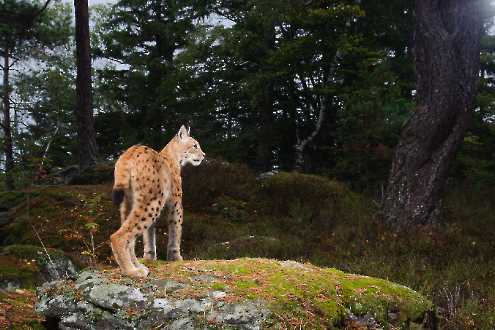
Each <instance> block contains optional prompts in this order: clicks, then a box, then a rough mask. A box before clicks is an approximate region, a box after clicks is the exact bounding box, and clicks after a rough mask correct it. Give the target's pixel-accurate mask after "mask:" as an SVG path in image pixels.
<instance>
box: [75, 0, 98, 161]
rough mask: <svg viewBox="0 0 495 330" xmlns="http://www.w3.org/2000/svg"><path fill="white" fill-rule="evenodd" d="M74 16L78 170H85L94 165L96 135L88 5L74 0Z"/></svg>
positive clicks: (85, 1) (83, 0)
mask: <svg viewBox="0 0 495 330" xmlns="http://www.w3.org/2000/svg"><path fill="white" fill-rule="evenodd" d="M74 8H75V16H76V64H77V79H76V95H77V104H76V108H75V115H76V122H77V135H78V153H79V155H78V156H79V168H80V170H84V169H86V168H88V167H92V166H94V164H95V163H96V135H95V128H94V118H93V109H92V104H91V103H92V102H91V56H90V44H89V15H88V1H87V0H74Z"/></svg>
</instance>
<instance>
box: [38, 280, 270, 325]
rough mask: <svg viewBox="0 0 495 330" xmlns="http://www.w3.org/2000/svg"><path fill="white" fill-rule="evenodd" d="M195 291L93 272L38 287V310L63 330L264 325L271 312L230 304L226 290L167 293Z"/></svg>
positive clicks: (169, 283)
mask: <svg viewBox="0 0 495 330" xmlns="http://www.w3.org/2000/svg"><path fill="white" fill-rule="evenodd" d="M179 289H181V290H184V289H190V287H189V286H187V285H185V284H181V283H178V282H174V281H172V280H170V281H157V280H155V281H151V282H150V283H146V284H144V285H143V286H142V287H133V286H132V285H130V284H119V283H114V281H112V280H111V279H110V278H108V277H105V276H104V275H103V274H101V273H97V272H93V271H85V272H82V273H81V274H80V275H79V276H78V277H77V279H76V280H75V281H55V282H51V283H47V284H45V285H43V286H42V287H41V288H40V289H39V290H38V298H39V300H38V303H37V305H36V310H37V311H38V312H39V313H41V314H43V315H45V316H46V317H47V318H51V319H52V321H53V319H56V320H57V321H58V323H59V327H60V328H61V329H150V328H153V327H157V326H158V327H166V328H167V329H196V328H203V327H204V326H206V325H207V324H211V325H216V326H222V325H231V326H233V327H236V328H240V329H259V328H260V327H261V324H262V323H263V321H265V320H266V318H267V317H268V316H269V315H270V312H269V311H268V309H267V308H266V307H265V306H264V305H263V304H262V303H260V302H256V301H246V302H235V303H229V302H226V301H224V300H223V298H225V296H226V293H225V292H223V291H218V290H217V291H211V292H207V293H206V294H205V295H204V296H203V297H196V298H182V299H181V298H177V297H172V296H170V295H167V294H163V293H166V292H169V293H172V292H174V291H176V290H179Z"/></svg>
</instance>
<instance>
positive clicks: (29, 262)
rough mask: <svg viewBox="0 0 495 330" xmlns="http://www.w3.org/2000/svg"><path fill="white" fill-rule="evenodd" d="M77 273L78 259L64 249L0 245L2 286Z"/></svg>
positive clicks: (12, 287) (28, 284)
mask: <svg viewBox="0 0 495 330" xmlns="http://www.w3.org/2000/svg"><path fill="white" fill-rule="evenodd" d="M75 274H76V267H75V265H74V263H73V262H72V260H71V259H70V258H68V257H67V256H66V255H65V254H64V253H63V252H62V251H60V250H56V249H48V250H45V249H44V248H42V247H39V246H34V245H9V246H6V247H3V248H2V249H0V290H6V291H13V290H15V289H19V288H32V287H34V285H36V284H41V283H43V282H47V281H54V280H60V279H65V278H70V277H73V276H74V275H75Z"/></svg>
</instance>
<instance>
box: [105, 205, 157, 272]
mask: <svg viewBox="0 0 495 330" xmlns="http://www.w3.org/2000/svg"><path fill="white" fill-rule="evenodd" d="M143 219H144V220H143ZM148 221H149V220H148V219H147V218H146V217H144V216H142V215H141V214H140V213H139V211H137V210H133V211H131V212H130V214H129V216H128V217H127V220H126V221H125V222H124V223H123V224H122V226H121V227H120V229H119V230H117V231H116V232H115V233H114V234H113V235H112V236H111V237H110V241H111V246H112V251H113V254H114V257H115V260H116V261H117V263H118V264H119V266H120V268H121V269H122V272H123V273H124V274H126V275H129V276H133V277H146V276H148V273H149V271H148V269H147V268H146V267H145V266H144V265H141V264H140V263H139V262H138V261H137V258H136V255H135V251H134V246H135V240H136V237H137V236H138V235H141V234H142V233H143V229H144V226H145V225H146V223H148Z"/></svg>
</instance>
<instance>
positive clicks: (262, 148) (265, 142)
mask: <svg viewBox="0 0 495 330" xmlns="http://www.w3.org/2000/svg"><path fill="white" fill-rule="evenodd" d="M262 88H263V93H262V96H261V97H262V99H261V104H260V111H261V118H260V119H261V120H260V123H259V125H260V128H259V133H258V147H257V151H256V167H257V168H258V170H260V171H269V170H271V169H272V165H273V155H272V151H273V150H272V149H273V85H272V84H271V83H267V84H266V86H263V87H262Z"/></svg>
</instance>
